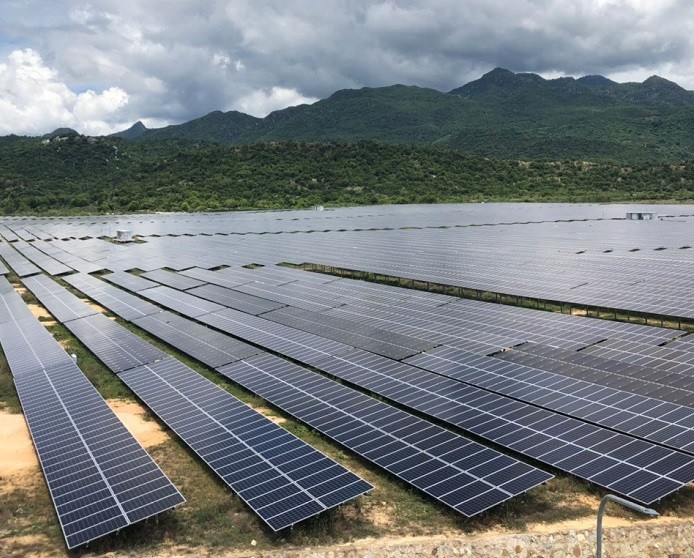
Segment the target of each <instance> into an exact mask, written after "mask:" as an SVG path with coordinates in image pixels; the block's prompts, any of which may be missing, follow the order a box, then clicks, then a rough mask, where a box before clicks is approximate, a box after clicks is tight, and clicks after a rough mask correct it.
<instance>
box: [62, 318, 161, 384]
mask: <svg viewBox="0 0 694 558" xmlns="http://www.w3.org/2000/svg"><path fill="white" fill-rule="evenodd" d="M65 327H67V328H68V329H69V330H70V331H71V332H72V333H73V334H74V335H75V336H76V337H77V338H78V339H79V340H80V341H81V342H82V343H83V344H85V345H86V346H87V347H88V348H89V350H90V351H92V352H93V353H94V354H95V355H96V356H97V357H98V358H99V360H101V361H102V362H103V363H104V364H105V365H106V366H108V367H109V368H110V369H111V370H113V371H114V372H116V373H119V372H122V371H123V370H128V369H129V368H135V367H137V366H141V365H143V364H148V363H150V362H154V361H156V360H160V359H162V358H164V357H165V356H166V353H165V352H163V351H160V350H159V349H157V348H156V347H154V346H152V345H151V344H149V343H147V342H146V341H145V340H144V339H142V338H141V337H139V336H137V335H135V334H134V333H132V332H131V331H128V330H127V329H125V328H124V327H122V326H121V325H119V324H117V323H116V322H114V321H113V320H110V319H109V318H107V317H106V316H104V315H103V314H93V315H91V316H87V317H85V318H79V319H77V320H70V321H69V322H65Z"/></svg>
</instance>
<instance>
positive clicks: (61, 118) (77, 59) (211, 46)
mask: <svg viewBox="0 0 694 558" xmlns="http://www.w3.org/2000/svg"><path fill="white" fill-rule="evenodd" d="M495 67H502V68H506V69H509V70H512V71H516V72H519V71H523V72H535V73H538V74H540V75H542V76H544V77H547V78H552V77H559V76H574V77H579V76H582V75H587V74H602V75H605V76H607V77H609V78H611V79H614V80H615V81H620V82H623V81H643V80H644V79H646V78H647V77H649V76H651V75H654V74H657V75H660V76H661V77H664V78H667V79H670V80H672V81H675V82H677V83H679V84H680V85H682V86H683V87H685V88H686V89H690V90H694V2H692V1H691V0H372V1H370V0H139V1H138V0H118V1H116V2H114V1H113V0H90V1H88V2H84V1H79V0H42V1H39V0H21V1H20V0H2V3H1V6H0V135H6V134H10V133H14V134H20V135H41V134H43V133H47V132H50V131H52V130H54V129H55V128H58V127H63V126H67V127H71V128H74V129H76V130H77V131H79V132H80V133H83V134H87V135H102V134H108V133H112V132H115V131H119V130H123V129H125V128H128V127H129V126H131V125H132V124H133V123H135V122H136V121H138V120H141V121H142V122H143V123H144V124H145V125H146V126H147V127H148V128H155V127H161V126H165V125H168V124H178V123H181V122H185V121H188V120H191V119H193V118H198V117H200V116H202V115H204V114H207V113H209V112H211V111H213V110H221V111H225V112H226V111H229V110H238V111H241V112H245V113H248V114H252V115H254V116H259V117H262V116H265V115H267V114H268V113H270V112H272V111H273V110H279V109H282V108H285V107H288V106H294V105H298V104H302V103H312V102H315V101H317V100H318V99H322V98H325V97H328V96H329V95H331V94H332V93H334V92H335V91H337V90H339V89H345V88H360V87H380V86H385V85H392V84H396V83H402V84H407V85H418V86H422V87H431V88H434V89H438V90H440V91H449V90H451V89H454V88H456V87H459V86H461V85H463V84H465V83H467V82H469V81H471V80H474V79H477V78H479V77H480V76H482V75H483V74H484V73H486V72H488V71H490V70H491V69H493V68H495Z"/></svg>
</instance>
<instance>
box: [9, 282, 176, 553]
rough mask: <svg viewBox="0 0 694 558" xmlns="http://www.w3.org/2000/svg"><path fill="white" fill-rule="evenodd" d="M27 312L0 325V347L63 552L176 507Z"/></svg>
mask: <svg viewBox="0 0 694 558" xmlns="http://www.w3.org/2000/svg"><path fill="white" fill-rule="evenodd" d="M13 296H17V295H16V294H15V293H14V292H5V293H3V298H6V297H13ZM17 298H18V297H17ZM25 308H26V307H25ZM26 314H27V315H26V317H23V318H21V319H19V320H17V321H12V322H7V323H5V324H3V325H2V326H0V344H1V345H2V348H3V351H4V352H5V355H6V356H7V360H8V362H9V365H10V370H11V372H12V375H13V378H14V382H15V386H16V388H17V394H18V396H19V399H20V402H21V405H22V410H23V411H24V415H25V417H26V421H27V424H28V426H29V430H30V432H31V437H32V440H33V442H34V447H35V448H36V452H37V454H38V457H39V461H40V462H41V467H42V469H43V473H44V476H45V477H46V482H47V484H48V488H49V491H50V494H51V498H52V500H53V504H54V506H55V509H56V512H57V514H58V519H59V522H60V526H61V529H62V531H63V535H64V537H65V541H66V544H67V547H68V548H75V547H77V546H81V545H83V544H86V543H88V542H89V541H92V540H94V539H96V538H99V537H102V536H104V535H106V534H108V533H112V532H114V531H117V530H119V529H121V528H123V527H125V526H127V525H130V524H131V523H135V522H137V521H140V520H142V519H145V518H147V517H150V516H152V515H155V514H158V513H161V512H163V511H165V510H169V509H171V508H173V507H176V506H178V505H180V504H182V503H183V502H184V501H185V500H184V499H183V497H182V496H181V494H180V493H179V492H178V491H177V490H176V488H175V487H174V486H173V485H172V484H171V482H170V481H169V479H168V478H167V477H166V475H164V473H163V472H162V471H161V470H160V469H159V468H158V467H157V465H156V464H155V463H154V462H153V461H152V459H151V458H150V457H149V455H148V454H147V452H146V451H145V450H144V449H143V448H142V446H140V444H139V443H138V442H137V441H136V440H135V438H133V436H132V435H131V434H130V433H129V432H128V431H127V430H126V428H125V427H124V426H123V424H122V423H121V422H120V421H119V420H118V418H117V417H116V416H115V414H114V413H113V411H111V409H110V408H109V407H108V405H106V402H105V401H104V400H103V398H102V397H101V396H100V395H99V394H98V393H97V391H96V390H95V389H94V387H93V386H92V385H91V384H90V383H89V381H88V380H87V379H86V378H85V376H84V375H83V374H82V372H81V370H80V369H79V368H77V366H76V365H75V363H74V362H73V361H72V359H71V358H70V357H69V356H68V355H67V353H65V351H63V350H62V349H61V348H60V346H59V345H58V343H57V341H55V339H53V337H52V336H51V335H50V333H48V331H47V330H46V329H45V328H44V327H43V326H41V325H40V323H39V322H38V320H36V318H34V317H33V316H31V315H30V313H29V311H28V310H26Z"/></svg>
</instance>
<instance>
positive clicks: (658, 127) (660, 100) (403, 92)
mask: <svg viewBox="0 0 694 558" xmlns="http://www.w3.org/2000/svg"><path fill="white" fill-rule="evenodd" d="M692 123H694V92H691V91H686V90H685V89H683V88H681V87H680V86H679V85H677V84H675V83H672V82H670V81H667V80H665V79H662V78H659V77H657V76H653V77H651V78H648V79H647V80H646V81H644V82H643V83H623V84H620V83H616V82H614V81H611V80H609V79H607V78H604V77H602V76H586V77H583V78H579V79H573V78H559V79H553V80H546V79H544V78H542V77H540V76H538V75H536V74H514V73H513V72H510V71H508V70H503V69H501V68H497V69H495V70H492V71H491V72H489V73H487V74H485V75H484V76H482V77H481V78H480V79H478V80H475V81H473V82H470V83H468V84H466V85H464V86H462V87H459V88H457V89H454V90H452V91H450V92H448V93H443V92H440V91H436V90H433V89H426V88H421V87H414V86H405V85H394V86H390V87H379V88H363V89H358V90H342V91H337V92H336V93H334V94H333V95H331V96H330V97H328V98H327V99H323V100H321V101H318V102H316V103H314V104H312V105H301V106H298V107H291V108H287V109H284V110H280V111H276V112H273V113H271V114H269V115H268V116H266V117H265V118H254V117H252V116H249V115H246V114H243V113H239V112H235V111H232V112H227V113H222V112H218V111H217V112H212V113H210V114H208V115H206V116H203V117H202V118H198V119H195V120H192V121H190V122H186V123H184V124H180V125H174V126H168V127H166V128H161V129H153V130H145V131H143V132H142V133H140V134H138V135H137V136H136V138H135V139H136V140H137V141H142V142H151V141H159V140H164V139H178V140H187V141H205V142H211V143H219V144H223V145H248V144H252V143H258V142H266V141H310V142H357V141H362V140H377V141H380V142H384V143H395V144H412V145H439V146H444V147H451V148H454V149H459V150H461V151H464V152H466V153H472V154H477V155H483V156H488V157H502V158H524V159H565V158H571V159H574V158H576V159H587V160H622V161H629V162H633V161H640V160H649V161H672V162H677V161H679V160H683V159H687V158H691V157H694V126H692Z"/></svg>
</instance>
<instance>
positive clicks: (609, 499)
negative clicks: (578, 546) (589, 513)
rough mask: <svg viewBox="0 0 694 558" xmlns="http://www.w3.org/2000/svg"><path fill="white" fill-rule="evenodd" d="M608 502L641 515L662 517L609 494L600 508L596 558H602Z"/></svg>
mask: <svg viewBox="0 0 694 558" xmlns="http://www.w3.org/2000/svg"><path fill="white" fill-rule="evenodd" d="M607 502H614V503H615V504H621V505H622V506H624V507H626V508H629V509H632V510H634V511H637V512H639V513H643V514H646V515H648V516H649V517H658V516H659V515H660V514H659V513H658V512H657V511H655V510H654V509H651V508H647V507H646V506H641V505H639V504H635V503H634V502H630V501H629V500H625V499H624V498H620V497H619V496H615V495H614V494H608V495H607V496H605V497H604V498H603V499H602V500H600V507H599V508H598V529H597V532H596V537H597V543H598V546H597V551H596V553H595V558H602V516H603V514H604V513H605V506H607Z"/></svg>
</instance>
